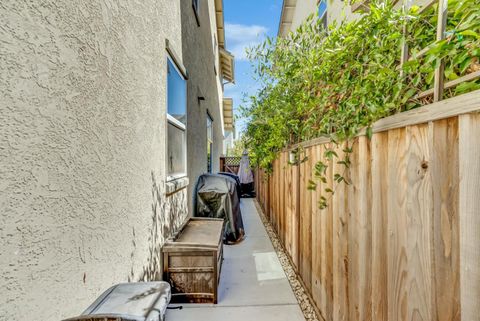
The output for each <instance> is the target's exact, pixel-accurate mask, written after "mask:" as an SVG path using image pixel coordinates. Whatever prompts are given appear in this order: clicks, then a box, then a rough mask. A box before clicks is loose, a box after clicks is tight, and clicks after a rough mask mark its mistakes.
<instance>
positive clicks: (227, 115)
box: [223, 98, 235, 131]
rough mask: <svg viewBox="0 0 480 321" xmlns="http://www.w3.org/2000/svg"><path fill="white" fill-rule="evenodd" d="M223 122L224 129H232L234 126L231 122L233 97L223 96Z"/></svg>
mask: <svg viewBox="0 0 480 321" xmlns="http://www.w3.org/2000/svg"><path fill="white" fill-rule="evenodd" d="M223 123H224V126H225V131H233V128H234V127H235V125H234V122H233V99H232V98H223Z"/></svg>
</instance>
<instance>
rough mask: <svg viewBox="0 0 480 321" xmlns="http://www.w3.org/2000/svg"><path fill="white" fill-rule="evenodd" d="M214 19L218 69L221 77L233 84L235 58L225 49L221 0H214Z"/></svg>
mask: <svg viewBox="0 0 480 321" xmlns="http://www.w3.org/2000/svg"><path fill="white" fill-rule="evenodd" d="M215 19H216V22H217V41H218V47H219V52H220V68H221V72H222V77H223V78H224V79H225V80H227V81H229V82H232V83H234V82H235V58H234V56H233V55H232V54H231V53H230V52H229V51H228V50H227V49H226V48H225V22H224V17H223V0H215Z"/></svg>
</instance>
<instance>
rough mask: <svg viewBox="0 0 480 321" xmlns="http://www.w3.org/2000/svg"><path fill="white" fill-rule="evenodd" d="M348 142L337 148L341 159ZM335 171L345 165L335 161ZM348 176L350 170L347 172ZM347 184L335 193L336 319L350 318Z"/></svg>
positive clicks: (339, 170)
mask: <svg viewBox="0 0 480 321" xmlns="http://www.w3.org/2000/svg"><path fill="white" fill-rule="evenodd" d="M345 147H346V143H344V144H342V145H341V146H340V148H339V149H338V150H337V154H338V157H339V159H343V158H344V152H343V149H344V148H345ZM333 171H334V172H335V173H343V172H344V167H343V166H342V165H341V164H338V163H334V164H333ZM345 176H348V172H345ZM346 191H347V189H346V185H345V184H344V183H342V184H339V185H338V186H337V187H336V189H335V194H334V195H333V201H332V204H333V208H334V218H333V227H332V228H333V231H334V233H333V258H332V259H333V277H332V278H333V311H332V319H333V320H334V321H347V320H348V223H347V222H348V213H347V207H346V199H347V198H346Z"/></svg>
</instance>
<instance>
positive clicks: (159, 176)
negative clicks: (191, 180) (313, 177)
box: [0, 0, 203, 321]
mask: <svg viewBox="0 0 480 321" xmlns="http://www.w3.org/2000/svg"><path fill="white" fill-rule="evenodd" d="M0 24H1V25H2V28H0V39H2V44H1V45H0V94H1V97H2V100H1V103H0V109H1V110H0V123H1V126H0V178H1V180H0V208H1V216H0V246H1V251H0V273H1V275H2V278H1V280H0V288H1V289H2V294H1V295H0V320H42V321H49V320H52V321H53V320H59V319H62V318H64V317H67V316H73V315H76V314H79V313H80V312H81V311H82V310H83V309H84V308H86V307H87V306H88V304H90V303H91V302H92V301H93V300H94V299H95V298H96V297H97V296H98V295H99V294H100V293H101V292H102V291H103V290H105V289H107V288H108V287H109V286H111V285H112V284H115V283H118V282H126V281H129V280H141V279H152V278H158V277H159V255H158V254H159V251H160V246H161V243H162V241H163V239H164V237H166V236H167V235H168V234H169V233H170V232H171V230H172V225H178V224H180V223H181V221H183V219H184V217H185V216H186V215H187V211H186V202H187V200H186V198H187V196H186V190H185V189H184V190H182V191H180V192H178V193H176V194H173V196H172V197H170V198H168V199H167V198H166V196H165V193H164V190H165V179H164V178H165V158H164V155H165V129H166V126H165V114H166V110H165V102H166V97H165V94H166V93H165V91H166V84H165V82H166V58H165V57H166V56H165V55H166V53H165V38H166V37H168V39H169V40H170V42H171V43H172V45H173V47H174V48H175V50H176V51H177V52H178V53H180V54H181V53H182V42H181V15H180V0H143V1H136V2H129V1H113V0H104V1H99V0H91V1H80V0H76V1H74V0H61V1H59V0H45V1H20V0H3V1H1V2H0ZM202 121H203V118H202Z"/></svg>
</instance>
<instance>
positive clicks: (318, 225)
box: [312, 145, 325, 318]
mask: <svg viewBox="0 0 480 321" xmlns="http://www.w3.org/2000/svg"><path fill="white" fill-rule="evenodd" d="M322 149H323V145H317V146H315V147H314V151H313V153H312V154H314V163H313V164H312V166H315V163H317V162H319V161H321V160H322ZM321 189H322V184H321V182H319V181H317V188H316V190H315V192H313V196H312V249H313V250H312V297H313V300H314V301H315V303H316V304H317V306H318V308H319V310H320V311H322V314H323V315H324V311H325V310H324V307H323V306H321V302H322V301H321V300H322V290H321V288H322V284H321V282H322V280H321V277H322V276H321V273H322V255H321V240H322V239H321V235H322V233H323V231H322V227H323V226H322V221H321V217H322V216H321V215H322V214H321V213H320V209H319V207H318V201H319V200H320V194H321ZM324 318H325V316H324Z"/></svg>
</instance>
